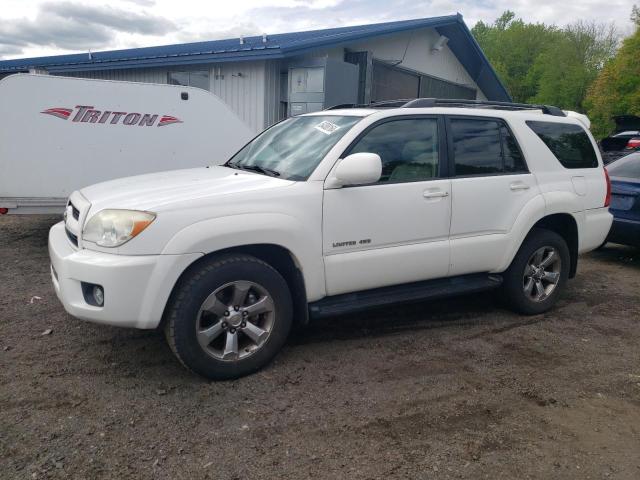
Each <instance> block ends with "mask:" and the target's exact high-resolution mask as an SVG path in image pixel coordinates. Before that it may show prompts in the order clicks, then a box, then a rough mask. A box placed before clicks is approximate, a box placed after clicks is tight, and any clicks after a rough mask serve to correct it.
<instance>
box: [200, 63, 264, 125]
mask: <svg viewBox="0 0 640 480" xmlns="http://www.w3.org/2000/svg"><path fill="white" fill-rule="evenodd" d="M265 63H266V62H265V61H259V62H234V63H222V64H219V65H214V66H212V67H211V69H210V81H211V92H212V93H214V94H215V95H217V96H218V97H220V98H221V99H222V100H223V101H224V102H225V103H226V104H227V105H229V106H230V107H231V109H232V110H233V111H234V112H236V114H237V115H238V116H239V117H240V118H241V119H242V120H244V121H245V123H246V124H247V125H249V126H250V127H251V128H252V129H253V130H254V131H255V132H259V131H261V130H262V129H264V127H265V125H266V119H265V105H266V99H265ZM218 71H220V72H221V73H222V74H221V75H219V76H218V78H216V73H217V72H218Z"/></svg>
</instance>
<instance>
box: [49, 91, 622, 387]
mask: <svg viewBox="0 0 640 480" xmlns="http://www.w3.org/2000/svg"><path fill="white" fill-rule="evenodd" d="M587 123H588V121H587V120H586V119H585V117H581V116H579V115H577V114H569V115H566V114H565V113H564V112H562V111H561V110H559V109H557V108H554V107H544V106H531V105H517V104H498V103H490V102H477V101H440V100H433V99H418V100H413V101H411V102H408V103H404V104H403V103H397V104H394V103H388V104H385V105H377V106H374V107H369V108H356V107H354V108H338V109H329V110H325V111H322V112H316V113H311V114H307V115H302V116H298V117H294V118H289V119H287V120H284V121H282V122H280V123H278V124H276V125H274V126H273V127H271V128H269V129H267V130H266V131H264V132H263V133H262V134H260V135H258V136H257V137H256V138H255V139H254V140H252V141H251V142H250V143H249V144H247V145H246V146H245V147H244V148H242V150H240V151H239V152H238V153H237V154H236V155H235V156H234V157H233V158H231V159H230V160H229V161H228V162H227V163H225V164H224V165H221V166H210V167H202V168H198V169H190V170H182V171H174V172H165V173H158V174H152V175H143V176H138V177H130V178H125V179H121V180H115V181H110V182H106V183H101V184H98V185H93V186H90V187H87V188H84V189H82V190H80V191H77V192H75V193H73V194H72V195H71V197H70V200H69V204H68V207H67V212H66V214H65V221H64V222H60V223H59V224H57V225H55V226H53V228H52V229H51V232H50V235H49V251H50V256H51V266H52V268H51V272H52V278H53V283H54V286H55V290H56V292H57V294H58V297H59V298H60V300H61V302H62V304H63V305H64V307H65V309H66V310H67V311H68V312H69V313H70V314H72V315H74V316H76V317H78V318H81V319H85V320H89V321H93V322H98V323H106V324H110V325H119V326H124V327H136V328H156V327H159V326H162V327H163V328H164V329H165V331H166V336H167V339H168V342H169V344H170V345H171V348H172V349H173V351H174V352H175V354H176V355H177V356H178V358H179V359H180V360H181V361H182V363H183V364H185V365H186V366H187V367H189V368H190V369H191V370H193V371H195V372H197V373H199V374H201V375H204V376H206V377H209V378H213V379H223V378H233V377H238V376H241V375H246V374H248V373H251V372H253V371H255V370H257V369H259V368H260V367H262V366H263V365H265V364H266V363H268V362H269V361H270V360H271V359H272V358H273V357H274V355H275V354H276V353H277V352H278V350H280V348H281V347H282V346H283V344H284V343H285V340H286V338H287V335H288V333H289V330H290V328H291V326H292V324H293V323H295V322H297V323H300V324H305V323H306V322H308V320H309V318H314V317H321V316H326V315H334V314H339V313H340V314H342V313H347V312H352V311H355V310H361V309H365V308H371V307H375V306H380V305H384V304H388V303H393V302H411V301H419V300H422V299H425V298H433V297H436V296H437V297H440V296H444V295H454V294H460V293H465V292H475V291H480V290H485V289H493V288H501V289H502V292H503V295H504V298H505V300H507V301H508V303H509V304H510V305H511V306H512V307H513V308H514V309H515V310H516V311H518V312H521V313H524V314H537V313H541V312H544V311H546V310H548V309H549V308H551V307H552V306H553V304H554V303H555V302H556V300H557V299H558V296H559V294H560V292H561V290H562V288H563V287H564V285H565V283H566V281H567V279H568V278H571V277H573V276H574V275H575V274H576V267H577V262H578V255H579V254H580V253H582V252H586V251H588V250H592V249H594V248H597V247H598V246H599V245H600V244H602V243H603V241H604V240H605V238H606V236H607V233H608V231H609V228H610V226H611V222H612V217H611V215H610V214H609V211H608V203H609V196H610V192H609V183H608V178H607V175H606V172H605V170H604V168H603V166H602V160H601V158H600V155H599V153H598V149H597V146H596V143H595V141H594V139H593V137H592V136H591V134H590V133H589V131H588V129H587V128H585V127H586V126H587V125H586V124H587ZM212 160H215V159H212Z"/></svg>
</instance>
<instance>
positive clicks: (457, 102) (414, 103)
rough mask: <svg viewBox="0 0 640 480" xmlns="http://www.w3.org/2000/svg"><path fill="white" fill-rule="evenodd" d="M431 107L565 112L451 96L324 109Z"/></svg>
mask: <svg viewBox="0 0 640 480" xmlns="http://www.w3.org/2000/svg"><path fill="white" fill-rule="evenodd" d="M433 107H461V108H468V107H477V108H494V109H497V110H542V113H544V114H545V115H553V116H554V117H566V116H567V114H566V113H564V112H563V111H562V109H561V108H558V107H554V106H553V105H534V104H529V103H513V102H494V101H491V100H466V99H452V98H414V99H401V100H384V101H381V102H372V103H370V104H361V105H358V104H352V103H343V104H341V105H335V106H333V107H329V108H327V109H326V110H336V109H338V108H433Z"/></svg>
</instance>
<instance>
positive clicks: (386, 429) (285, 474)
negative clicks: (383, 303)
mask: <svg viewBox="0 0 640 480" xmlns="http://www.w3.org/2000/svg"><path fill="white" fill-rule="evenodd" d="M54 221H56V219H55V218H54V217H6V216H5V217H0V286H1V287H0V288H1V290H0V291H1V295H0V478H82V479H84V478H92V479H93V478H132V477H135V478H166V479H174V478H211V479H235V478H237V479H248V478H261V479H273V478H286V479H296V480H297V479H304V478H349V479H352V478H353V479H360V478H362V479H368V478H371V479H373V478H410V479H430V478H434V479H435V478H437V479H446V478H469V479H478V478H490V479H496V478H505V479H514V478H518V479H522V478H541V479H549V478H558V479H589V478H591V479H600V478H619V479H637V478H640V251H638V250H632V249H627V248H624V247H619V246H613V247H611V246H610V247H609V248H606V249H605V250H603V251H599V252H596V253H593V254H590V255H588V256H586V257H585V258H583V259H582V261H581V264H580V268H579V274H578V277H577V278H576V279H575V280H573V281H572V282H570V284H569V288H568V290H567V291H566V293H565V294H564V296H563V298H562V301H561V302H560V305H559V306H558V308H556V309H555V310H554V311H553V312H551V313H549V314H547V315H542V316H537V317H520V316H517V315H514V314H512V313H510V312H508V311H506V310H505V309H504V308H502V307H500V306H499V302H498V301H497V299H496V298H494V296H493V295H477V296H473V297H464V298H457V299H453V300H450V301H445V302H432V303H423V304H419V305H413V306H410V307H403V308H396V309H385V310H378V311H376V312H374V313H370V314H366V315H359V316H351V317H342V318H333V319H330V320H328V321H323V322H322V323H316V324H314V325H313V326H311V327H310V328H309V329H307V330H306V331H304V332H302V333H297V334H295V335H294V336H293V337H292V338H291V340H290V341H289V344H288V346H287V347H286V349H285V351H284V352H283V353H282V354H281V355H280V356H279V357H278V358H277V360H276V361H275V363H273V364H272V365H270V366H269V367H268V368H267V369H266V370H264V371H262V372H260V373H258V374H256V375H253V376H251V377H247V378H244V379H241V380H237V381H232V382H223V383H211V382H207V381H205V380H203V379H201V378H199V377H196V376H194V375H192V374H190V373H188V372H187V371H186V370H184V369H183V368H182V367H181V366H180V365H179V364H178V362H177V361H176V360H175V359H174V358H173V356H172V354H171V352H170V350H169V348H168V347H167V346H166V344H165V342H164V339H163V338H162V336H161V335H160V334H158V333H156V332H145V331H134V330H124V329H116V328H109V327H104V326H97V325H92V324H89V323H84V322H81V321H78V320H75V319H73V318H71V317H70V316H68V315H67V314H66V313H65V312H64V310H63V309H62V307H61V306H60V305H59V303H58V301H57V299H56V298H55V295H54V293H53V290H52V287H51V285H50V280H49V271H48V268H49V267H48V259H47V248H46V236H47V230H48V227H49V226H50V225H51V224H52V223H53V222H54ZM49 329H50V330H51V333H49V334H46V335H43V332H45V331H48V330H49Z"/></svg>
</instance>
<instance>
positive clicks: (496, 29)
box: [472, 10, 618, 111]
mask: <svg viewBox="0 0 640 480" xmlns="http://www.w3.org/2000/svg"><path fill="white" fill-rule="evenodd" d="M472 33H473V35H474V36H475V38H476V39H477V40H478V43H479V44H480V46H481V47H482V49H483V50H484V52H485V54H486V55H487V57H488V58H489V60H490V61H491V63H492V65H493V66H494V68H495V69H496V72H497V73H498V75H499V76H500V78H501V79H502V81H503V82H504V83H505V85H506V86H507V89H508V90H509V92H510V93H511V96H512V97H513V99H514V100H515V101H518V102H529V103H544V104H551V105H557V106H559V107H562V108H565V109H571V110H578V111H583V110H584V99H585V96H586V94H587V91H588V89H589V86H590V85H591V84H592V83H593V81H594V80H595V79H596V77H597V76H598V73H599V71H600V70H601V69H602V68H603V66H604V64H605V63H606V62H607V60H609V59H610V58H611V57H612V56H613V55H614V53H615V48H616V45H617V38H618V37H617V34H616V31H615V29H614V27H613V26H612V25H605V24H599V23H589V22H576V23H574V24H571V25H569V26H567V27H564V28H559V27H557V26H555V25H545V24H543V23H525V22H524V21H523V20H522V19H519V18H516V15H515V14H514V13H513V12H512V11H509V10H507V11H505V12H504V13H503V14H502V15H501V16H500V17H499V18H498V19H497V20H496V21H495V22H494V23H493V24H492V25H487V24H485V23H484V22H478V23H477V24H476V25H475V26H474V28H473V29H472Z"/></svg>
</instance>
